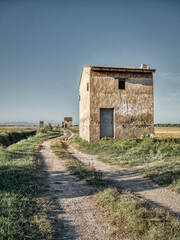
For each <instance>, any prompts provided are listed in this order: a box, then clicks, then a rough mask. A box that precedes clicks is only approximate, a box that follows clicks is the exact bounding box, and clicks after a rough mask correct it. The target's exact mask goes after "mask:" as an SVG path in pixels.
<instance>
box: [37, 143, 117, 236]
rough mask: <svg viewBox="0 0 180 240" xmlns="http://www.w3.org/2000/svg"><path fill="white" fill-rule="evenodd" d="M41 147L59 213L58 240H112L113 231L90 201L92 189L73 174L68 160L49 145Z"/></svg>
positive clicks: (57, 218) (57, 217) (51, 190)
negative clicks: (68, 166)
mask: <svg viewBox="0 0 180 240" xmlns="http://www.w3.org/2000/svg"><path fill="white" fill-rule="evenodd" d="M51 141H52V140H48V141H45V142H44V143H43V144H42V145H41V150H40V153H41V158H42V160H43V162H44V165H45V171H48V173H49V174H48V179H47V181H48V183H49V186H50V194H51V197H52V198H54V199H55V200H56V201H57V203H58V205H59V208H60V209H61V212H60V213H57V215H56V216H55V218H56V221H57V222H60V224H59V226H60V228H61V229H60V231H59V235H58V236H57V238H56V239H69V240H74V239H76V240H111V239H115V238H113V237H111V236H110V232H111V229H110V227H109V225H108V224H106V223H105V221H104V215H103V213H102V212H101V211H100V209H99V208H98V207H97V206H96V205H95V204H94V202H93V200H92V199H91V195H92V191H93V188H92V187H90V186H89V185H87V184H86V183H85V182H84V181H81V180H79V179H78V178H77V177H76V176H74V175H72V174H70V172H69V171H68V170H67V169H66V167H65V161H64V160H62V159H60V158H58V157H57V156H56V155H55V154H54V153H53V152H52V151H51V149H50V142H51Z"/></svg>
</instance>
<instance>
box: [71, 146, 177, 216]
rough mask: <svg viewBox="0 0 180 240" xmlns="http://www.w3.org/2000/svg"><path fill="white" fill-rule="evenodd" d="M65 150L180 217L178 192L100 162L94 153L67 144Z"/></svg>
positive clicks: (122, 185) (130, 171)
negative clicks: (81, 150)
mask: <svg viewBox="0 0 180 240" xmlns="http://www.w3.org/2000/svg"><path fill="white" fill-rule="evenodd" d="M67 151H68V152H69V153H70V154H72V155H73V156H74V157H75V158H77V159H78V160H80V161H81V162H83V163H84V164H87V165H89V164H90V165H93V167H94V168H95V169H96V170H98V171H101V172H102V174H103V176H104V177H107V178H108V179H111V180H113V181H115V183H116V184H117V185H119V187H120V188H122V189H124V190H127V191H130V192H132V193H134V194H136V195H137V196H140V197H142V198H144V199H147V200H149V201H150V202H152V203H153V204H156V205H157V206H159V207H163V208H165V209H167V210H168V211H169V212H170V213H171V214H173V215H175V216H176V217H179V218H180V194H176V193H175V192H172V191H171V190H168V189H166V188H164V187H160V186H159V185H157V184H154V183H153V182H152V181H151V180H148V179H146V178H143V177H141V176H139V175H136V174H135V173H134V171H133V170H129V169H126V168H121V167H119V166H115V165H109V164H107V163H103V162H100V161H99V160H97V157H96V156H95V155H90V154H86V153H82V152H80V151H78V150H77V149H75V148H74V147H73V146H71V145H70V146H68V148H67Z"/></svg>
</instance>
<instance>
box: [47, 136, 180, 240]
mask: <svg viewBox="0 0 180 240" xmlns="http://www.w3.org/2000/svg"><path fill="white" fill-rule="evenodd" d="M51 149H52V150H53V151H54V152H55V153H56V154H57V156H59V157H61V158H62V159H65V160H67V163H66V165H67V167H68V169H69V170H70V171H71V172H72V173H73V174H76V175H78V176H79V177H80V178H81V179H83V180H85V181H86V182H87V183H88V184H93V185H94V186H96V192H95V194H94V195H93V199H94V201H95V202H96V203H97V204H98V205H99V206H101V208H102V209H103V211H104V212H105V213H106V217H107V221H108V222H109V223H110V224H111V225H112V226H113V227H115V230H114V232H113V234H114V235H116V237H118V238H119V239H124V238H126V237H127V239H134V240H140V239H141V240H143V239H144V240H162V239H163V240H177V239H180V222H179V221H178V219H176V218H173V217H171V216H170V215H169V214H168V213H167V212H165V211H164V210H162V209H159V208H156V207H154V206H152V205H150V204H149V203H148V202H147V201H144V200H142V199H139V198H137V197H135V196H133V195H132V194H130V193H128V192H121V193H120V192H118V190H117V189H116V188H112V185H113V183H112V182H111V183H110V182H109V181H108V180H107V179H103V178H97V179H96V180H95V177H96V174H95V170H93V169H91V168H90V167H89V166H86V165H84V164H83V163H82V162H80V161H78V160H76V159H75V158H74V157H73V156H72V155H70V154H69V153H68V152H67V151H66V146H64V145H63V144H62V142H61V141H59V140H55V141H53V142H52V143H51ZM109 186H111V188H110V187H109Z"/></svg>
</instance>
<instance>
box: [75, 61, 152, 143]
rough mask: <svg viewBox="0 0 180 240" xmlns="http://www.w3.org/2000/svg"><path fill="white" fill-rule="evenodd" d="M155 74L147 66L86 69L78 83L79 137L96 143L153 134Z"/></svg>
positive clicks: (91, 67) (85, 67)
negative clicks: (105, 138)
mask: <svg viewBox="0 0 180 240" xmlns="http://www.w3.org/2000/svg"><path fill="white" fill-rule="evenodd" d="M153 72H155V69H150V68H147V65H146V64H142V65H141V67H140V68H132V67H104V66H84V67H83V69H82V74H81V79H80V83H79V110H80V133H79V134H80V137H81V138H83V139H85V140H87V141H93V140H98V139H101V138H103V137H111V138H131V137H136V138H140V137H141V136H142V134H143V133H147V134H153V133H154V120H153V112H154V109H153Z"/></svg>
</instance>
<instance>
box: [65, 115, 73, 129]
mask: <svg viewBox="0 0 180 240" xmlns="http://www.w3.org/2000/svg"><path fill="white" fill-rule="evenodd" d="M71 126H72V117H65V118H64V127H65V128H68V127H71Z"/></svg>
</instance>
